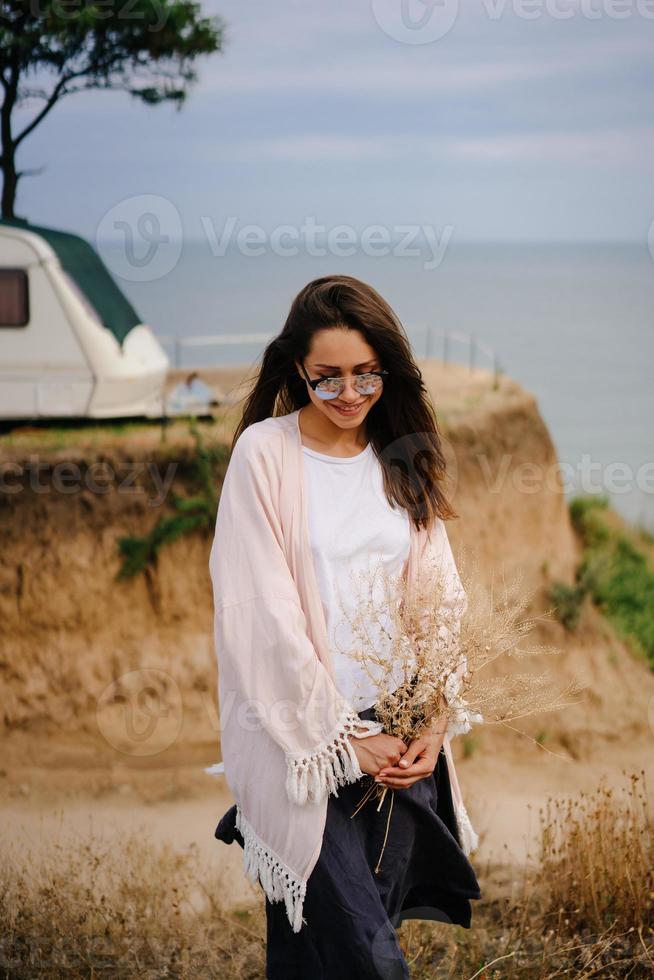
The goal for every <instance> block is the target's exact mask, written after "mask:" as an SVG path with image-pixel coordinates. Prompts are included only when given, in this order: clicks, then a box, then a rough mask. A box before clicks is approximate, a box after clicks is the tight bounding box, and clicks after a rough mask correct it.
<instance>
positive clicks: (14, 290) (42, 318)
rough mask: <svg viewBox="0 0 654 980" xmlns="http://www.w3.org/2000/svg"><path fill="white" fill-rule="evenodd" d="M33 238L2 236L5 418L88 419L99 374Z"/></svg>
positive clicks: (1, 407)
mask: <svg viewBox="0 0 654 980" xmlns="http://www.w3.org/2000/svg"><path fill="white" fill-rule="evenodd" d="M33 237H34V236H32V235H29V234H25V233H21V232H19V231H18V232H17V231H15V230H14V229H7V228H3V229H2V234H0V418H1V419H15V418H38V417H58V416H84V415H86V414H87V408H88V404H89V401H90V399H91V395H92V392H93V386H94V376H93V373H92V371H91V368H90V365H89V364H88V362H87V360H86V357H85V355H84V351H83V349H82V347H81V345H80V343H79V341H78V338H77V336H76V335H75V332H74V327H73V325H72V324H71V323H70V321H69V319H68V317H67V315H66V311H65V310H64V308H63V307H62V304H61V302H60V300H59V297H58V295H57V293H56V292H55V290H54V288H53V284H52V280H51V278H50V276H48V274H47V272H46V269H45V267H44V262H43V257H42V256H40V255H39V250H38V247H37V248H34V247H33V245H32V243H31V242H30V241H29V239H30V238H33Z"/></svg>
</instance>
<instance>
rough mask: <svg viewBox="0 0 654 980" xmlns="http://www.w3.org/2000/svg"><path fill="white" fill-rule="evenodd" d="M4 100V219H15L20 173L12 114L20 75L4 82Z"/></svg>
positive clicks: (0, 116)
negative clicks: (18, 170) (12, 133)
mask: <svg viewBox="0 0 654 980" xmlns="http://www.w3.org/2000/svg"><path fill="white" fill-rule="evenodd" d="M3 87H4V96H5V97H4V99H3V102H2V107H0V143H1V144H2V157H0V166H1V167H2V204H1V205H0V207H1V209H2V214H1V215H0V217H2V218H15V217H16V215H15V214H14V206H15V204H16V187H17V186H18V173H17V172H16V144H15V143H14V140H13V138H12V135H11V113H12V111H13V109H14V105H15V104H16V96H17V93H18V74H17V73H15V72H12V73H11V76H10V78H9V80H5V81H4V82H3Z"/></svg>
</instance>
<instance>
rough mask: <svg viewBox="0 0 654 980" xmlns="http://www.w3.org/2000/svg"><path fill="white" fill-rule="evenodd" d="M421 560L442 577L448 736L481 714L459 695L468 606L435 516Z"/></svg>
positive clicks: (440, 522) (478, 719)
mask: <svg viewBox="0 0 654 980" xmlns="http://www.w3.org/2000/svg"><path fill="white" fill-rule="evenodd" d="M423 561H424V562H425V564H426V565H427V566H428V572H429V573H432V574H433V573H435V574H436V575H437V576H442V593H441V592H440V590H439V595H440V596H441V605H442V606H443V607H445V608H446V610H447V613H448V614H447V616H446V617H445V619H446V621H447V623H448V625H447V626H446V625H445V624H442V625H441V626H440V627H439V636H440V639H441V640H442V641H444V643H445V646H446V648H448V647H449V648H450V649H451V650H452V651H453V653H452V667H451V669H450V670H449V673H448V676H447V678H446V680H445V686H444V691H443V694H444V697H445V700H446V701H447V704H448V706H449V707H450V708H452V709H453V711H452V714H451V715H450V718H449V721H448V725H447V729H446V734H447V736H448V737H449V738H450V739H452V738H454V736H455V735H461V734H465V733H466V732H469V731H470V729H471V728H472V725H473V722H481V721H483V717H482V715H481V714H480V713H479V712H477V711H474V710H472V709H471V708H470V707H469V706H468V702H467V701H466V700H465V699H464V698H463V697H462V696H461V694H460V691H461V686H462V682H463V677H464V676H465V674H466V672H467V670H468V661H467V658H466V656H465V654H464V653H462V652H461V651H460V649H459V647H458V644H459V636H460V630H461V621H462V619H463V616H464V615H465V612H466V609H467V608H468V597H467V595H466V592H465V589H464V588H463V583H462V582H461V578H460V576H459V572H458V569H457V567H456V562H455V560H454V555H453V554H452V547H451V545H450V540H449V537H448V534H447V529H446V527H445V522H444V521H443V520H442V519H441V518H436V520H435V523H434V525H433V526H432V527H431V528H430V530H429V540H428V544H427V547H426V549H425V558H424V559H423Z"/></svg>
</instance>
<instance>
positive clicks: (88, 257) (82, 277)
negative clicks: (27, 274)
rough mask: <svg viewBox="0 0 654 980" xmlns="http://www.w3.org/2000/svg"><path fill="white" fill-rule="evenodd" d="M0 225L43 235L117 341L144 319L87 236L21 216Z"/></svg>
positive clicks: (7, 219) (122, 338)
mask: <svg viewBox="0 0 654 980" xmlns="http://www.w3.org/2000/svg"><path fill="white" fill-rule="evenodd" d="M0 225H10V226H12V227H14V228H22V229H23V230H24V231H31V232H34V234H36V235H40V236H41V238H44V239H45V241H47V243H48V245H49V246H50V247H51V249H52V250H53V252H54V253H55V254H56V256H57V258H58V259H59V261H60V262H61V264H62V266H63V268H64V269H65V270H66V272H67V273H68V275H69V276H71V278H72V279H74V281H75V282H76V283H77V285H78V286H79V288H80V289H81V291H82V292H83V293H84V295H85V296H86V298H87V299H88V301H89V303H90V304H91V305H92V306H93V308H94V309H95V310H96V311H97V314H98V316H99V317H100V319H101V320H102V323H103V324H104V325H105V327H107V329H109V330H111V332H112V334H113V335H114V337H115V338H116V339H117V340H118V342H119V343H120V344H122V342H123V340H124V339H125V337H126V336H127V334H128V333H129V331H130V330H131V329H132V327H135V326H136V325H137V324H138V323H142V322H143V321H142V320H141V317H140V316H139V315H138V313H137V312H136V310H135V309H134V307H133V306H132V304H131V303H130V302H129V300H128V299H127V298H126V297H125V296H124V295H123V293H122V291H121V290H120V288H119V287H118V285H117V283H116V282H115V281H114V279H113V278H112V276H111V273H110V272H109V270H108V269H107V267H106V265H105V264H104V262H103V261H102V259H101V258H100V256H99V255H98V253H97V252H96V251H95V249H94V248H93V246H92V245H90V244H89V242H87V241H86V239H84V238H81V237H80V236H79V235H73V234H71V232H68V231H58V230H57V229H56V228H42V227H41V226H40V225H32V224H30V223H29V222H28V221H25V220H24V219H23V218H3V219H1V220H0Z"/></svg>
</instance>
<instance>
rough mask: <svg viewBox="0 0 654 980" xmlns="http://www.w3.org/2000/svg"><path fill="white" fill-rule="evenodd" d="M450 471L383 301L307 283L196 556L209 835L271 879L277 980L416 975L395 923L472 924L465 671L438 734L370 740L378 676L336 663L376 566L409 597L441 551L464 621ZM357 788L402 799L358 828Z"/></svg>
mask: <svg viewBox="0 0 654 980" xmlns="http://www.w3.org/2000/svg"><path fill="white" fill-rule="evenodd" d="M444 475H445V461H444V457H443V452H442V445H441V440H440V436H439V432H438V428H437V424H436V419H435V415H434V412H433V409H432V407H431V404H430V402H429V397H428V394H427V391H426V389H425V386H424V384H423V381H422V377H421V374H420V371H419V369H418V367H417V365H416V363H415V362H414V360H413V357H412V354H411V350H410V345H409V342H408V340H407V337H406V334H405V332H404V329H403V327H402V326H401V324H400V322H399V320H398V318H397V317H396V315H395V314H394V312H393V311H392V309H391V308H390V306H389V305H388V304H387V303H386V302H385V301H384V300H383V299H382V297H381V296H380V295H379V294H378V293H377V292H376V291H375V290H374V289H372V288H371V287H370V286H368V285H366V284H365V283H363V282H361V281H359V280H357V279H354V278H352V277H350V276H325V277H323V278H320V279H316V280H314V281H313V282H310V283H309V284H308V285H307V286H305V287H304V289H302V290H301V292H300V293H299V294H298V296H297V297H296V298H295V300H294V301H293V304H292V306H291V310H290V312H289V315H288V318H287V320H286V323H285V325H284V328H283V330H282V331H281V333H280V334H279V335H278V336H277V337H276V338H275V339H274V340H273V341H272V342H271V343H270V344H269V345H268V346H267V348H266V350H265V352H264V355H263V360H262V364H261V368H260V371H259V373H258V376H257V377H256V379H255V383H254V385H253V387H252V390H251V392H250V394H249V396H248V398H247V400H246V403H245V407H244V411H243V415H242V419H241V421H240V423H239V425H238V428H237V430H236V433H235V435H234V441H233V444H232V455H231V458H230V462H229V466H228V468H227V472H226V475H225V479H224V482H223V487H222V491H221V497H220V503H219V508H218V516H217V521H216V532H215V537H214V541H213V546H212V550H211V557H210V563H209V567H210V572H211V578H212V583H213V591H214V608H215V642H216V653H217V657H218V669H219V701H220V716H221V746H222V754H223V760H224V761H223V763H222V764H220V765H217V766H212V767H210V768H209V769H208V770H207V771H208V772H210V773H212V774H213V773H217V772H223V771H224V773H225V776H226V778H227V782H228V784H229V787H230V789H231V791H232V793H233V795H234V799H235V800H236V804H235V805H234V806H233V807H231V808H230V809H229V810H228V812H227V813H226V814H225V815H224V817H223V818H222V819H221V820H220V822H219V824H218V827H217V829H216V831H215V836H216V837H217V838H218V839H219V840H222V841H224V842H226V843H231V842H232V841H234V840H236V841H237V842H238V843H239V844H240V845H241V847H243V849H244V866H245V870H246V872H247V873H248V874H249V876H250V877H251V879H252V880H253V881H259V882H260V884H261V885H262V887H263V890H264V892H265V896H266V915H267V973H266V975H267V977H269V978H273V980H295V978H298V980H299V978H302V980H309V978H311V980H348V978H352V980H354V978H357V980H365V978H376V980H378V978H380V977H384V978H386V977H388V978H391V977H392V978H399V977H408V976H409V973H408V968H407V964H406V960H405V958H404V956H403V953H402V950H401V948H400V945H399V943H398V940H397V935H396V932H395V927H396V926H397V925H398V924H399V923H400V922H401V921H402V920H403V919H404V918H423V919H425V918H428V919H437V920H440V921H443V922H448V923H458V924H460V925H462V926H464V927H466V928H469V926H470V921H471V905H470V900H471V899H476V898H480V896H481V892H480V889H479V884H478V881H477V878H476V876H475V873H474V870H473V868H472V866H471V864H470V862H469V860H468V857H467V855H468V854H469V853H470V851H471V850H472V849H473V848H474V847H475V846H476V844H477V835H476V833H475V831H474V829H473V828H472V825H471V823H470V820H469V818H468V815H467V812H466V808H465V806H464V804H463V800H462V797H461V791H460V787H459V785H458V781H457V779H456V773H455V770H454V763H453V759H452V752H451V748H450V745H449V742H450V739H451V738H452V736H453V735H454V734H457V733H459V732H464V731H467V730H469V728H470V727H471V723H472V721H475V720H479V718H478V717H475V716H474V715H473V714H471V713H470V712H468V711H467V709H466V702H465V701H464V700H463V699H462V698H460V696H459V695H458V686H457V683H456V681H457V678H460V676H461V674H462V672H463V670H465V666H466V665H465V662H463V663H462V664H461V667H460V670H459V672H457V675H453V677H452V678H451V680H452V681H454V682H455V683H454V684H453V686H452V687H451V689H450V690H449V691H448V693H447V702H448V703H453V704H454V706H455V713H454V714H453V716H452V717H450V720H449V723H448V726H447V731H445V730H444V728H445V726H444V724H443V723H442V719H436V723H435V724H434V725H433V726H432V731H430V732H429V733H428V734H427V735H426V736H425V737H423V738H420V739H418V740H416V741H414V742H412V743H411V744H405V743H404V742H402V741H401V740H400V739H398V738H395V737H393V736H392V735H390V734H387V733H386V732H384V731H382V728H381V725H380V724H379V723H378V722H377V721H376V718H375V712H374V703H375V701H376V692H375V685H374V683H373V682H372V681H373V679H371V677H370V674H369V672H368V671H366V670H365V668H364V667H363V665H362V664H361V663H360V662H358V661H357V660H356V659H355V658H353V657H352V656H349V655H348V654H349V653H351V649H350V648H351V646H352V643H353V637H352V633H351V624H352V618H351V616H352V614H354V615H355V614H356V609H357V603H358V602H360V601H361V597H360V596H359V594H358V593H357V590H356V588H355V587H354V586H353V583H354V582H356V581H357V575H359V576H361V575H363V576H364V578H363V581H366V579H365V575H366V574H369V573H370V571H371V569H372V568H373V567H377V568H379V565H380V563H381V565H382V566H383V568H384V569H385V570H386V572H388V574H389V575H390V576H391V581H392V577H393V576H400V575H403V576H406V578H407V581H408V583H409V584H411V583H413V582H415V578H416V575H417V573H418V570H419V569H420V567H421V565H422V563H423V562H426V561H427V560H430V559H431V558H433V557H436V558H437V560H438V561H439V562H441V567H444V568H445V569H446V570H447V573H448V591H447V592H446V594H445V596H444V598H443V601H444V602H451V603H452V604H453V609H455V610H460V611H461V612H462V611H463V610H464V608H465V593H464V592H463V589H462V587H461V582H460V579H459V578H458V575H457V571H456V566H455V563H454V559H453V557H452V552H451V549H450V546H449V542H448V538H447V534H446V530H445V523H444V522H445V520H446V519H448V518H450V517H452V516H456V515H455V514H454V511H453V510H452V508H451V506H450V505H449V504H448V502H447V500H446V498H445V495H444V493H443V490H442V486H441V484H442V481H443V478H444ZM358 581H359V582H360V581H362V579H361V578H360V577H359V579H358ZM368 581H370V580H368ZM373 592H374V590H373ZM368 596H369V593H368ZM373 597H374V596H373ZM462 599H463V605H461V601H462ZM381 612H382V625H381V628H380V629H379V630H378V633H377V634H376V635H375V637H374V641H375V642H376V643H379V644H383V643H384V642H389V638H388V629H387V628H385V625H388V624H384V623H383V609H382V610H381ZM375 620H376V621H377V617H375ZM223 767H224V768H223ZM371 779H375V780H377V781H378V782H379V783H380V785H383V786H387V787H390V788H391V789H393V790H394V791H395V792H394V793H393V794H391V793H388V794H386V796H387V802H386V804H385V806H383V807H382V810H381V811H380V812H378V809H377V805H376V804H375V805H373V804H368V805H366V806H364V807H363V808H361V809H360V810H359V811H358V812H357V813H356V815H354V816H353V814H354V812H355V810H356V809H357V806H358V803H359V801H360V799H361V797H362V796H363V793H364V792H365V789H366V788H367V786H369V785H370V780H371ZM391 797H392V798H393V804H394V808H393V812H392V819H391V820H390V821H388V820H387V809H388V805H389V802H388V801H389V800H390V798H391ZM380 854H382V855H383V856H382V860H381V861H380V860H379V858H380Z"/></svg>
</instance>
